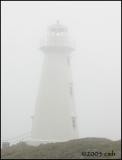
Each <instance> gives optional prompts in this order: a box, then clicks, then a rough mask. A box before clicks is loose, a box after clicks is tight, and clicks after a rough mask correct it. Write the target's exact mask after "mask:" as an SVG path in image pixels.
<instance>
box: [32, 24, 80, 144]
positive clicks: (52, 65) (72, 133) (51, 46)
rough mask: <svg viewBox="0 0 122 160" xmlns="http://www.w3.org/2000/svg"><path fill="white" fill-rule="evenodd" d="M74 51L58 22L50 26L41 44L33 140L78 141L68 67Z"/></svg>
mask: <svg viewBox="0 0 122 160" xmlns="http://www.w3.org/2000/svg"><path fill="white" fill-rule="evenodd" d="M73 50H74V48H73V46H72V45H71V42H70V40H69V36H68V30H67V28H66V27H65V26H63V25H61V24H60V23H59V22H57V23H56V24H54V25H52V26H50V27H49V29H48V33H47V37H46V41H43V43H42V44H41V51H42V52H43V54H44V62H43V68H42V76H41V81H40V87H39V94H38V98H37V103H36V108H35V114H34V116H33V119H32V139H33V140H36V141H42V142H60V141H67V140H71V139H77V138H78V129H77V117H76V113H75V108H74V101H73V96H74V95H73V84H72V76H71V68H70V55H71V53H72V52H73Z"/></svg>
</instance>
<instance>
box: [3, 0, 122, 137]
mask: <svg viewBox="0 0 122 160" xmlns="http://www.w3.org/2000/svg"><path fill="white" fill-rule="evenodd" d="M1 3H2V32H1V33H2V44H1V46H2V54H1V58H2V59H1V63H2V64H1V67H2V69H1V71H2V74H1V76H2V85H1V86H2V90H1V92H2V97H1V98H2V103H1V106H2V109H1V110H2V139H9V138H13V137H16V136H19V135H21V134H23V133H26V132H28V131H31V122H32V121H31V115H33V114H34V109H35V103H36V98H37V94H38V86H39V83H40V78H41V69H42V62H43V58H44V57H43V53H42V52H41V51H40V49H39V48H40V45H41V39H42V37H43V36H44V33H46V29H47V27H48V25H51V24H54V23H55V22H56V20H57V19H58V20H60V23H61V24H63V25H66V26H67V27H68V29H69V32H70V35H71V36H72V38H73V39H74V40H75V41H76V50H75V52H74V54H73V55H72V59H71V63H72V75H73V81H74V87H75V88H74V95H75V105H76V111H77V116H78V126H79V134H80V137H81V138H84V137H106V138H110V139H113V140H116V139H120V107H121V104H120V103H121V98H120V96H121V95H120V92H121V89H120V87H121V84H120V80H121V78H120V76H121V70H120V65H121V60H120V58H121V48H120V46H121V45H120V43H121V40H120V39H121V36H120V34H121V31H120V29H121V21H120V18H121V17H120V9H121V8H120V7H121V2H89V1H87V2H78V1H77V2H75V1H70V2H67V1H66V2H64V1H62V2H61V1H60V2H54V1H51V2H49V1H48V2H37V1H35V2H34V1H29V2H27V1H25V2H22V1H18V2H13V1H10V2H9V1H8V2H7V1H2V2H1ZM54 112H55V111H54Z"/></svg>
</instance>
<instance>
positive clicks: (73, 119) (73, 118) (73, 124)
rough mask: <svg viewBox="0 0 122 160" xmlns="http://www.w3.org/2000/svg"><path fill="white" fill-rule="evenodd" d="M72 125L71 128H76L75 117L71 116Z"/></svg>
mask: <svg viewBox="0 0 122 160" xmlns="http://www.w3.org/2000/svg"><path fill="white" fill-rule="evenodd" d="M72 126H73V128H76V118H75V117H72Z"/></svg>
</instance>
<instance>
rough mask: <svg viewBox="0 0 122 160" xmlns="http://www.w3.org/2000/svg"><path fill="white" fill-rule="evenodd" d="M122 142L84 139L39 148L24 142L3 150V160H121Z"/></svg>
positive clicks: (42, 145) (43, 145)
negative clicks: (86, 154)
mask: <svg viewBox="0 0 122 160" xmlns="http://www.w3.org/2000/svg"><path fill="white" fill-rule="evenodd" d="M120 144H121V142H120V141H111V140H109V139H104V138H83V139H78V140H72V141H68V142H63V143H49V144H41V145H39V146H37V147H34V146H29V145H27V144H26V143H24V142H21V143H18V144H16V145H12V146H10V147H9V148H8V149H6V150H3V149H2V154H1V156H2V157H1V158H2V159H121V153H120V150H121V147H120ZM112 151H113V152H114V153H115V155H114V156H113V155H111V156H110V155H109V156H104V155H102V156H101V157H99V156H98V157H97V156H83V155H82V152H90V153H91V152H96V153H97V152H102V153H109V152H110V153H112Z"/></svg>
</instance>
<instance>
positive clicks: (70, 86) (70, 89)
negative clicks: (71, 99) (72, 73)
mask: <svg viewBox="0 0 122 160" xmlns="http://www.w3.org/2000/svg"><path fill="white" fill-rule="evenodd" d="M69 92H70V94H71V95H72V94H73V89H72V83H70V84H69Z"/></svg>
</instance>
